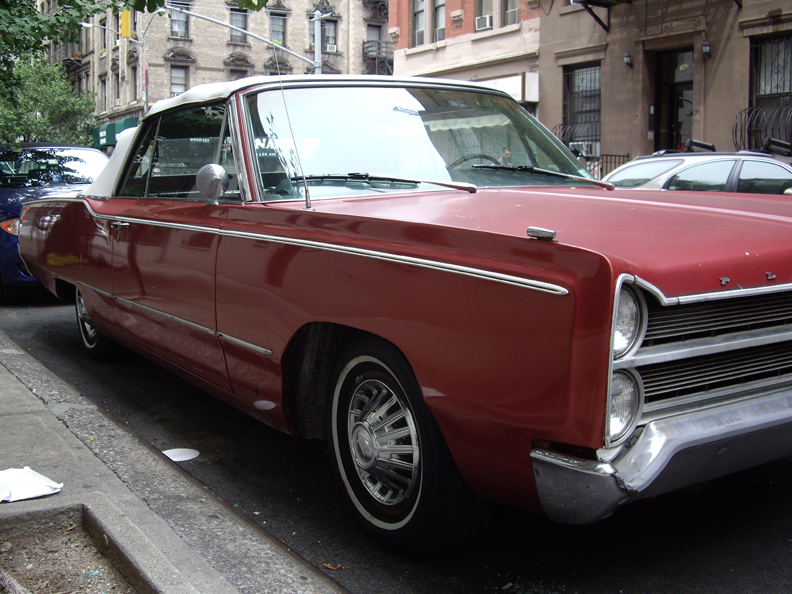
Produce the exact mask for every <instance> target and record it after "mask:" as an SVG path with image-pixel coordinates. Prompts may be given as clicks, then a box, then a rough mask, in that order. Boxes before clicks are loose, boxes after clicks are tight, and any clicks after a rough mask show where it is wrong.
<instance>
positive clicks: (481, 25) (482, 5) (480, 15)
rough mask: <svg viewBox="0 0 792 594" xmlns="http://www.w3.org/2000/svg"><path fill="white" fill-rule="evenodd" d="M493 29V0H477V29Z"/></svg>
mask: <svg viewBox="0 0 792 594" xmlns="http://www.w3.org/2000/svg"><path fill="white" fill-rule="evenodd" d="M486 29H492V0H476V31H485V30H486Z"/></svg>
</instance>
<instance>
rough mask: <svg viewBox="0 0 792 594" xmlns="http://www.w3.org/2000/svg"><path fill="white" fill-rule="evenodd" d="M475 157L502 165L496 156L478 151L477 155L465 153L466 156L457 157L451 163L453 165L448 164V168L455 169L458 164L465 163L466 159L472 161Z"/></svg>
mask: <svg viewBox="0 0 792 594" xmlns="http://www.w3.org/2000/svg"><path fill="white" fill-rule="evenodd" d="M473 159H487V160H488V161H490V162H492V163H494V164H495V165H500V164H501V163H500V161H498V160H497V159H496V158H494V157H490V156H489V155H485V154H484V153H478V154H475V155H465V156H464V157H459V159H457V160H456V161H454V162H453V163H451V165H449V166H448V169H453V168H454V167H456V166H458V165H461V164H462V163H465V162H466V161H472V160H473Z"/></svg>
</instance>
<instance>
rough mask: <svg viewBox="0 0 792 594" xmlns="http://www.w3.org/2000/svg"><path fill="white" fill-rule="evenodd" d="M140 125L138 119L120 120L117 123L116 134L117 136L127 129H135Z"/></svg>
mask: <svg viewBox="0 0 792 594" xmlns="http://www.w3.org/2000/svg"><path fill="white" fill-rule="evenodd" d="M137 125H138V119H137V118H124V119H123V120H118V121H117V122H116V123H115V133H116V135H118V134H121V132H123V131H124V130H126V129H127V128H134V127H135V126H137ZM113 144H115V142H114V143H113Z"/></svg>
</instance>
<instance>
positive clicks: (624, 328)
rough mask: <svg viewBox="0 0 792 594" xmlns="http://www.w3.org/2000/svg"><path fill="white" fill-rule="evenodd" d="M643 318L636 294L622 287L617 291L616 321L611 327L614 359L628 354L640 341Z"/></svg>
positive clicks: (628, 288)
mask: <svg viewBox="0 0 792 594" xmlns="http://www.w3.org/2000/svg"><path fill="white" fill-rule="evenodd" d="M643 318H644V316H643V308H642V307H641V302H640V300H639V297H638V294H637V293H636V292H635V291H634V290H633V289H631V288H630V287H627V286H624V285H623V286H622V288H621V290H620V291H619V301H618V303H617V304H616V320H615V322H614V325H613V357H614V358H619V357H621V356H622V355H624V354H625V353H627V352H629V351H630V350H631V349H632V348H633V347H634V346H635V345H636V343H637V342H638V341H639V340H640V339H641V334H642V331H643V322H644V320H643Z"/></svg>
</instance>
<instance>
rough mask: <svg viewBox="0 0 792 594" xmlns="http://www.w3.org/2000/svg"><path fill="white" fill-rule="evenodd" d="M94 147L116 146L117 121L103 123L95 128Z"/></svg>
mask: <svg viewBox="0 0 792 594" xmlns="http://www.w3.org/2000/svg"><path fill="white" fill-rule="evenodd" d="M93 137H94V147H96V148H103V147H105V146H115V143H116V125H115V122H113V123H110V124H102V125H101V126H99V127H98V128H94V130H93Z"/></svg>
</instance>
